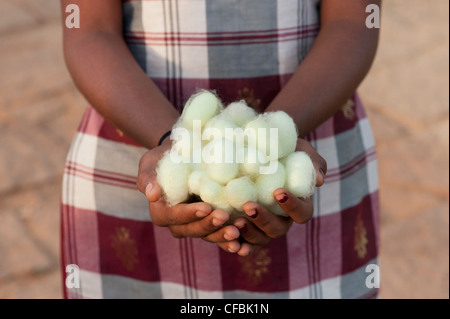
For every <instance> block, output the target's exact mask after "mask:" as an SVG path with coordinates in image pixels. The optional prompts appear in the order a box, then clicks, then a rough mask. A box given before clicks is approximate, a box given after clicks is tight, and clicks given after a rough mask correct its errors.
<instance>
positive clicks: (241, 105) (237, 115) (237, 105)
mask: <svg viewBox="0 0 450 319" xmlns="http://www.w3.org/2000/svg"><path fill="white" fill-rule="evenodd" d="M256 116H257V114H256V111H255V110H254V109H252V108H251V107H248V106H247V104H246V103H245V101H239V102H234V103H231V104H230V105H228V106H227V107H226V108H225V109H224V110H223V111H222V113H220V117H222V118H223V119H226V120H229V121H232V122H233V123H234V124H236V125H237V126H239V127H244V125H246V124H247V123H248V122H250V121H252V120H254V119H255V118H256Z"/></svg>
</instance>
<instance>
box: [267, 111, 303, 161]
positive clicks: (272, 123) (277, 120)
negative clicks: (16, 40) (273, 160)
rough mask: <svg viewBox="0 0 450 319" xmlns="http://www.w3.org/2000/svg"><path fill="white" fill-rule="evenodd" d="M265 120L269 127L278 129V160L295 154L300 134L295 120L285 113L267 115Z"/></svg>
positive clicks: (278, 112)
mask: <svg viewBox="0 0 450 319" xmlns="http://www.w3.org/2000/svg"><path fill="white" fill-rule="evenodd" d="M264 119H265V120H266V122H267V124H268V125H269V127H271V128H276V129H278V158H282V157H284V156H286V155H288V154H291V153H292V152H295V148H296V147H297V138H298V133H297V126H296V125H295V123H294V120H293V119H292V118H291V117H290V116H289V115H288V114H287V113H285V112H283V111H277V112H270V113H265V114H264Z"/></svg>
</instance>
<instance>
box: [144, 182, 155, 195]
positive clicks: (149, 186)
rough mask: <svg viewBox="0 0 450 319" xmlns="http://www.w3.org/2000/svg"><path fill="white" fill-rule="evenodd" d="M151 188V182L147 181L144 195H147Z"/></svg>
mask: <svg viewBox="0 0 450 319" xmlns="http://www.w3.org/2000/svg"><path fill="white" fill-rule="evenodd" d="M152 189H153V184H152V183H148V184H147V186H146V187H145V196H147V197H149V196H150V192H151V191H152Z"/></svg>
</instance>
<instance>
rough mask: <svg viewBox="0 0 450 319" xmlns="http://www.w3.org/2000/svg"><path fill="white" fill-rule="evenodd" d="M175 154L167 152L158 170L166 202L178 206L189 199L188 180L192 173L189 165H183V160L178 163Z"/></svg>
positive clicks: (159, 181)
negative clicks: (174, 159)
mask: <svg viewBox="0 0 450 319" xmlns="http://www.w3.org/2000/svg"><path fill="white" fill-rule="evenodd" d="M177 156H179V155H176V154H175V153H172V155H171V154H170V152H166V153H165V154H164V156H163V158H162V159H161V160H160V161H159V162H158V167H157V168H156V174H157V180H158V184H159V185H160V186H161V188H162V190H163V191H164V194H165V196H166V200H167V202H168V203H169V204H170V205H176V204H179V203H181V202H184V201H186V200H187V199H188V198H189V189H188V178H189V174H190V172H191V168H190V165H189V163H183V162H182V159H181V158H178V160H177V161H176V162H174V161H173V160H172V159H173V158H174V157H177Z"/></svg>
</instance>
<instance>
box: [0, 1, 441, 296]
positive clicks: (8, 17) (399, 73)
mask: <svg viewBox="0 0 450 319" xmlns="http://www.w3.org/2000/svg"><path fill="white" fill-rule="evenodd" d="M448 12H449V2H448V1H447V0H433V1H431V2H428V1H425V0H395V1H394V0H385V1H384V8H383V19H382V20H383V21H382V33H381V43H380V48H379V53H378V56H377V59H376V62H375V64H374V67H373V69H372V71H371V73H370V75H369V76H368V78H367V79H366V80H365V81H364V83H363V84H362V86H361V89H360V93H361V97H362V99H363V101H364V102H365V103H366V106H367V110H368V114H369V117H370V120H371V122H372V126H373V128H374V131H375V135H376V140H377V143H378V152H379V165H380V183H381V211H382V220H381V257H380V263H381V272H382V295H381V296H382V297H384V298H448V297H449V275H448V274H449V201H448V199H449V89H448V86H449V74H448V70H449V47H448V46H449V33H448V22H449V17H448ZM0 16H1V17H2V18H1V19H0V298H60V297H61V288H60V278H61V274H60V271H59V268H58V267H59V266H58V265H59V197H60V183H61V175H62V170H63V163H64V159H65V157H66V153H67V150H68V147H69V143H70V141H71V138H72V136H73V134H74V131H75V129H76V127H77V125H78V122H79V120H80V117H81V114H82V112H83V110H84V107H85V105H86V103H85V102H84V100H83V98H82V97H81V96H80V95H79V93H77V91H76V89H75V88H74V86H73V84H72V82H71V80H70V77H69V75H68V73H67V71H66V69H65V66H64V63H63V58H62V53H61V26H60V12H59V1H56V0H33V1H31V0H2V1H0Z"/></svg>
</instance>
